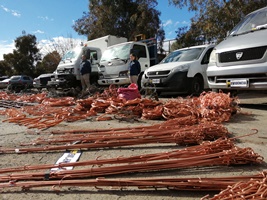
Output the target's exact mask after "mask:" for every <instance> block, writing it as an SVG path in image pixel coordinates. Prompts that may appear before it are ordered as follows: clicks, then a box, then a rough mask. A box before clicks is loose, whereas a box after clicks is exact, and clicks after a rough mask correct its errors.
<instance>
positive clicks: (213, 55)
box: [209, 49, 217, 63]
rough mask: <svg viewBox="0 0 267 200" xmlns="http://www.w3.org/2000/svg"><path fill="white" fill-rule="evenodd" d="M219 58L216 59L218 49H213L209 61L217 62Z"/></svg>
mask: <svg viewBox="0 0 267 200" xmlns="http://www.w3.org/2000/svg"><path fill="white" fill-rule="evenodd" d="M216 62H217V60H216V50H215V49H213V50H212V52H211V54H210V60H209V63H216Z"/></svg>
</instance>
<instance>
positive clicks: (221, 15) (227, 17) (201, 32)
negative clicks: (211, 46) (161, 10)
mask: <svg viewBox="0 0 267 200" xmlns="http://www.w3.org/2000/svg"><path fill="white" fill-rule="evenodd" d="M169 2H170V3H171V4H173V5H175V6H177V7H178V8H183V7H188V10H189V11H194V12H195V16H194V18H192V19H191V24H192V25H191V27H190V28H189V29H188V30H187V31H186V32H183V34H182V35H179V33H180V30H178V31H177V43H178V44H181V43H183V45H184V46H190V45H192V43H191V42H193V41H194V38H200V37H199V36H202V38H204V41H205V42H212V41H217V42H220V41H221V40H223V39H224V38H225V36H226V34H227V31H230V30H231V29H232V28H233V27H234V26H235V25H236V24H237V23H238V22H239V21H240V20H241V19H242V18H243V17H244V16H245V15H247V14H248V13H250V12H252V11H254V10H257V9H259V8H262V7H265V6H266V5H267V0H229V1H219V0H216V1H210V0H169ZM181 36H182V37H181ZM189 38H191V39H190V40H185V39H189ZM204 41H203V42H204ZM197 43H199V40H198V39H196V44H197Z"/></svg>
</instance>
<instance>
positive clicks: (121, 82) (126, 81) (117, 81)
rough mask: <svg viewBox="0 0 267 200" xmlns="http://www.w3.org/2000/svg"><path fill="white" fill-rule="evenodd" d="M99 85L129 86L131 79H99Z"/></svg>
mask: <svg viewBox="0 0 267 200" xmlns="http://www.w3.org/2000/svg"><path fill="white" fill-rule="evenodd" d="M97 83H98V84H99V85H112V84H114V85H127V84H130V80H129V78H112V79H99V80H98V81H97Z"/></svg>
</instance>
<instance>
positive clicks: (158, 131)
mask: <svg viewBox="0 0 267 200" xmlns="http://www.w3.org/2000/svg"><path fill="white" fill-rule="evenodd" d="M85 132H88V133H90V134H86V133H85ZM52 133H53V134H56V135H54V136H50V137H49V138H48V139H46V138H38V139H37V140H35V141H32V142H31V143H28V144H21V145H23V146H28V145H33V144H34V145H35V146H36V145H46V146H40V147H28V148H27V147H24V148H19V149H20V150H19V152H17V153H25V152H37V151H55V150H57V151H62V150H66V149H77V148H78V149H92V148H107V147H121V146H135V145H141V144H159V143H165V144H167V143H169V144H174V145H195V144H200V143H201V142H202V141H204V140H214V139H217V138H220V137H229V135H230V133H229V132H228V130H227V129H226V128H225V127H224V126H223V125H218V124H214V123H211V122H208V123H200V124H194V125H192V126H183V125H182V126H180V125H177V123H176V124H175V120H170V122H169V121H167V122H165V123H162V124H157V125H152V126H143V127H133V128H119V129H117V130H116V129H113V130H110V129H106V130H101V131H95V132H94V131H93V130H88V131H87V130H80V133H84V134H78V133H79V131H78V130H77V131H76V132H75V133H74V131H72V133H73V134H71V133H70V132H69V133H68V132H67V131H66V132H65V134H64V135H59V133H60V132H59V131H58V132H57V133H56V132H52ZM77 141H80V142H79V144H76V142H77ZM66 143H67V144H68V145H66ZM47 144H49V145H50V146H47ZM15 149H18V148H4V147H0V152H2V153H15V152H16V151H15Z"/></svg>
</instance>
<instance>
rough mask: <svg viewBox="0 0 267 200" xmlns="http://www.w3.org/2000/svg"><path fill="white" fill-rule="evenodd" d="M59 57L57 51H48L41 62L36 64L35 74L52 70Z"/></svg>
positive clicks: (55, 66)
mask: <svg viewBox="0 0 267 200" xmlns="http://www.w3.org/2000/svg"><path fill="white" fill-rule="evenodd" d="M60 59H61V57H60V55H59V53H58V52H57V51H53V52H52V53H48V54H47V55H45V56H44V58H43V60H42V62H39V63H38V64H37V65H36V75H40V74H46V73H52V72H54V71H55V70H56V68H57V66H58V64H59V62H60Z"/></svg>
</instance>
